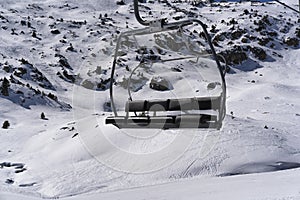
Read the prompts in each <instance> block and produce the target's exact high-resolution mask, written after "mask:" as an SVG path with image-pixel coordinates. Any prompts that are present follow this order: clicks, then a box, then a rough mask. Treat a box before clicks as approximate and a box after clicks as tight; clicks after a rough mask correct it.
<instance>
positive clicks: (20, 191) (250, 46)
mask: <svg viewBox="0 0 300 200" xmlns="http://www.w3.org/2000/svg"><path fill="white" fill-rule="evenodd" d="M125 2H126V4H125V5H117V4H116V3H115V1H108V0H106V1H105V0H101V1H99V0H88V1H78V0H76V1H75V0H72V1H71V0H64V1H59V0H46V1H41V0H32V1H29V0H25V1H21V0H13V1H12V0H7V1H5V0H2V1H1V5H0V23H1V28H0V35H1V36H0V58H1V60H0V79H1V84H3V79H4V77H5V78H6V79H7V80H9V83H10V87H9V90H8V93H9V95H8V96H7V95H4V94H3V92H2V93H1V94H0V105H1V106H0V123H1V124H0V125H1V126H2V123H3V122H4V121H6V120H7V121H9V123H10V126H9V127H8V129H0V144H1V146H0V147H1V148H0V199H1V200H2V199H3V200H14V199H25V200H27V199H28V200H34V199H40V198H62V199H70V200H77V199H78V200H79V199H147V200H148V199H213V200H215V199H237V200H239V199H255V200H279V199H280V200H296V199H300V181H299V180H300V169H299V167H300V145H299V144H300V136H299V130H300V123H299V121H300V104H299V102H300V81H299V80H300V65H299V63H300V48H299V47H300V45H299V39H300V38H299V31H300V30H299V15H297V13H294V12H292V11H290V10H288V9H286V8H284V7H283V6H281V5H279V4H277V3H274V2H269V3H263V4H262V3H258V2H255V3H253V2H252V3H251V2H243V3H237V2H230V3H215V4H214V6H209V5H208V6H203V5H199V6H198V7H194V6H193V5H191V4H188V3H176V2H171V1H169V2H170V3H171V4H167V3H160V4H159V3H155V4H152V3H146V4H144V6H143V7H142V9H141V12H142V15H143V16H146V15H147V18H149V19H150V18H153V17H155V16H157V17H160V16H163V17H167V18H169V19H170V21H175V20H176V18H182V19H184V18H187V15H186V14H187V13H186V11H191V13H189V14H190V15H193V17H196V18H199V19H200V20H202V21H203V22H204V23H206V24H207V25H208V30H209V32H210V34H211V36H212V38H213V41H214V44H215V46H216V51H217V52H218V53H223V55H225V57H226V56H230V55H234V54H230V52H235V53H236V54H238V55H240V57H238V58H237V60H230V62H231V63H230V71H229V72H228V74H227V75H226V82H227V113H226V117H225V120H224V123H223V127H222V129H221V130H220V131H217V130H195V129H190V130H189V129H184V130H183V129H180V130H118V129H117V128H115V127H114V126H111V125H105V124H104V120H105V117H107V116H110V115H112V113H111V112H110V111H109V107H108V106H107V105H108V104H107V102H109V91H108V90H107V89H108V84H107V80H108V79H109V77H110V67H111V64H112V60H113V53H114V48H115V44H116V38H117V36H118V34H119V33H120V31H125V30H130V29H134V28H138V27H141V26H140V25H139V24H138V23H137V22H136V21H135V19H134V17H133V14H132V11H133V10H132V6H131V2H130V3H129V1H125ZM285 3H287V4H288V5H290V6H292V7H294V8H296V9H297V8H298V5H297V2H295V1H294V0H289V1H285ZM170 5H171V6H170ZM145 6H146V7H145ZM147 7H149V8H151V12H152V13H151V14H150V13H149V11H150V10H149V9H148V8H147ZM175 7H177V8H179V9H178V10H177V11H175ZM246 10H247V11H246ZM247 13H248V14H247ZM193 34H196V33H195V32H194V33H193ZM297 41H298V43H297ZM226 50H228V51H226ZM228 52H229V53H228ZM257 52H258V53H257ZM244 54H245V55H246V57H245V56H244ZM180 69H181V68H180ZM181 70H185V69H184V67H183V68H182V69H181ZM123 71H124V70H122V68H121V67H119V68H118V69H117V72H119V73H120V74H118V75H119V77H123V75H124V74H122V73H123ZM178 73H180V72H178ZM182 74H184V73H182ZM189 78H190V79H193V80H194V81H195V80H196V79H197V76H190V77H189ZM119 79H121V78H119ZM174 80H176V79H174ZM147 81H148V82H147ZM147 81H145V83H144V85H143V86H142V87H143V88H144V89H145V88H146V89H148V90H146V91H151V90H150V89H149V88H147V87H148V85H149V81H150V80H147ZM174 85H175V84H174ZM0 86H1V87H2V88H3V85H0ZM116 88H117V91H118V90H119V91H121V90H122V88H121V87H120V86H116ZM189 89H191V88H189V87H187V88H186V90H189ZM192 89H195V88H193V87H192ZM2 91H3V90H2ZM174 92H176V91H174ZM50 93H51V94H50ZM140 94H143V93H140ZM53 95H54V96H53ZM125 95H126V93H124V94H123V93H122V94H121V93H120V94H119V97H118V98H123V99H126V98H127V96H125ZM135 95H137V96H138V95H139V93H136V94H135ZM42 112H43V113H44V114H45V118H44V119H41V113H42Z"/></svg>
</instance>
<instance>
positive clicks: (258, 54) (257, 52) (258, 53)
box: [250, 47, 267, 60]
mask: <svg viewBox="0 0 300 200" xmlns="http://www.w3.org/2000/svg"><path fill="white" fill-rule="evenodd" d="M250 51H251V52H252V53H253V54H254V56H255V58H258V59H259V60H265V59H266V58H267V53H266V51H265V50H263V49H262V48H260V47H251V48H250Z"/></svg>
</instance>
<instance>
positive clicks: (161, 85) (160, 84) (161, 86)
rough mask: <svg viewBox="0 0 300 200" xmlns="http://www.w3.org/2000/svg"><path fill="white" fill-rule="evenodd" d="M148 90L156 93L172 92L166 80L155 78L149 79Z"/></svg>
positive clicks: (171, 87)
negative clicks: (156, 91)
mask: <svg viewBox="0 0 300 200" xmlns="http://www.w3.org/2000/svg"><path fill="white" fill-rule="evenodd" d="M150 88H151V89H153V90H158V91H166V90H172V89H173V86H172V85H171V83H170V82H169V81H168V80H167V79H166V78H164V77H160V76H157V77H153V78H152V79H151V82H150Z"/></svg>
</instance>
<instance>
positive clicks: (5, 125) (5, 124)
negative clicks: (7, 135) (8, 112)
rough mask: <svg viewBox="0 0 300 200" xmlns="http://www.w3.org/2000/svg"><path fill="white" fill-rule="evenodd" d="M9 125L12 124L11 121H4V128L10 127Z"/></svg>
mask: <svg viewBox="0 0 300 200" xmlns="http://www.w3.org/2000/svg"><path fill="white" fill-rule="evenodd" d="M9 126H10V123H9V121H7V120H6V121H5V122H3V125H2V128H3V129H8V127H9Z"/></svg>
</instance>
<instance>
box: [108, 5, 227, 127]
mask: <svg viewBox="0 0 300 200" xmlns="http://www.w3.org/2000/svg"><path fill="white" fill-rule="evenodd" d="M133 2H134V13H135V17H136V19H137V21H138V22H139V23H140V24H141V25H144V26H146V27H145V28H141V29H137V30H130V31H126V32H122V33H121V34H120V35H119V37H118V40H117V45H116V50H115V55H114V60H113V64H112V69H111V77H110V103H111V109H112V112H113V114H114V116H109V117H107V118H106V120H105V123H106V124H112V125H114V126H116V127H117V128H119V129H122V128H134V129H135V128H155V129H170V128H213V129H220V128H221V127H222V121H223V119H224V117H225V112H226V82H225V68H224V67H222V66H221V64H220V61H219V59H218V55H217V54H216V51H215V49H214V46H213V44H212V42H211V38H210V36H209V34H208V31H207V29H206V25H205V24H204V23H203V22H201V21H200V20H198V19H187V20H182V21H179V22H173V23H167V20H166V19H159V20H154V21H145V20H143V19H142V18H141V16H140V14H139V5H138V0H133ZM195 23H196V24H198V25H200V26H201V27H202V29H203V32H204V35H205V37H206V40H207V42H208V45H209V47H210V51H211V54H212V56H213V58H214V60H215V61H216V65H217V67H218V71H219V74H220V76H221V81H222V83H221V87H222V92H221V95H220V96H218V97H193V98H180V99H164V100H161V99H155V100H133V99H132V96H131V93H130V89H129V87H128V95H129V98H128V101H127V102H126V104H125V112H126V115H125V116H120V115H118V112H117V108H116V105H115V101H114V95H113V86H114V76H115V70H116V65H117V59H118V51H119V49H120V44H121V39H122V38H123V37H126V36H136V35H147V34H153V33H159V32H164V31H170V30H178V29H180V28H182V27H184V26H188V25H192V24H195ZM138 67H139V66H137V67H135V69H133V71H132V73H131V75H132V74H133V72H134V71H135V70H136V69H137V68H138ZM131 75H130V78H131ZM130 78H129V82H130ZM153 108H154V109H153ZM194 109H196V110H215V111H218V115H211V114H196V115H195V114H194V115H191V114H189V115H182V114H180V115H162V116H155V113H156V111H163V112H164V111H180V110H194ZM146 111H154V115H153V116H150V115H140V116H138V115H137V114H136V113H137V112H143V113H144V112H146ZM131 113H135V115H134V116H132V115H130V114H131Z"/></svg>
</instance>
